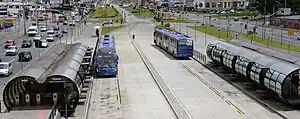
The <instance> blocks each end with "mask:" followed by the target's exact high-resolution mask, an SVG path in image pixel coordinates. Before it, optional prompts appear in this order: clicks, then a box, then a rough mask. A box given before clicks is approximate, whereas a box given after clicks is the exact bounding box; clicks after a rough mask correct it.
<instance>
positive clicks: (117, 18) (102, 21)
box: [99, 16, 126, 23]
mask: <svg viewBox="0 0 300 119" xmlns="http://www.w3.org/2000/svg"><path fill="white" fill-rule="evenodd" d="M110 20H113V22H114V23H121V21H122V23H125V22H126V20H125V18H122V17H121V16H120V17H114V18H104V19H100V21H99V22H100V23H104V22H105V21H106V22H109V21H110Z"/></svg>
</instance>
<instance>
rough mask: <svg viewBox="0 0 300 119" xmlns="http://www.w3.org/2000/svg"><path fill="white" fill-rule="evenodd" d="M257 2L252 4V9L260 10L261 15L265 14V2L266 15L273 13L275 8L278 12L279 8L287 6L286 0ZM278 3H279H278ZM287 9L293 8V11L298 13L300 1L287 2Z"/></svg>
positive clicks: (262, 0) (260, 0)
mask: <svg viewBox="0 0 300 119" xmlns="http://www.w3.org/2000/svg"><path fill="white" fill-rule="evenodd" d="M256 1H257V3H256V2H252V3H250V8H254V9H256V10H258V11H259V12H260V13H262V14H263V13H264V8H265V1H266V3H267V4H266V13H267V14H268V13H270V14H271V13H273V7H274V8H275V11H277V9H278V8H283V7H284V4H285V0H256ZM276 1H278V2H276ZM286 2H287V4H286V7H287V8H292V10H296V11H297V12H299V11H300V0H286Z"/></svg>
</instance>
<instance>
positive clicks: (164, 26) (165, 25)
mask: <svg viewBox="0 0 300 119" xmlns="http://www.w3.org/2000/svg"><path fill="white" fill-rule="evenodd" d="M157 28H166V29H169V30H171V31H176V30H175V29H173V28H171V27H170V24H164V25H156V26H155V29H157Z"/></svg>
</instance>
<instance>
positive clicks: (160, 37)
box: [153, 28, 193, 58]
mask: <svg viewBox="0 0 300 119" xmlns="http://www.w3.org/2000/svg"><path fill="white" fill-rule="evenodd" d="M153 35H154V43H155V45H157V46H159V47H161V48H162V49H164V50H165V51H167V52H168V53H170V54H172V55H173V56H174V57H175V58H188V57H192V56H193V40H192V38H190V37H189V36H187V35H184V34H181V33H178V32H174V31H171V30H169V29H166V28H157V29H155V31H154V34H153Z"/></svg>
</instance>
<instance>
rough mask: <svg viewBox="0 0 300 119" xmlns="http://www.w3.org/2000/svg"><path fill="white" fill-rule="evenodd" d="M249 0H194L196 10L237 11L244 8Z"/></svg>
mask: <svg viewBox="0 0 300 119" xmlns="http://www.w3.org/2000/svg"><path fill="white" fill-rule="evenodd" d="M248 4H249V0H194V1H193V5H194V6H197V9H238V8H246V6H248Z"/></svg>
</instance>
